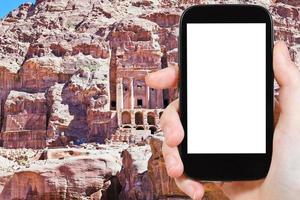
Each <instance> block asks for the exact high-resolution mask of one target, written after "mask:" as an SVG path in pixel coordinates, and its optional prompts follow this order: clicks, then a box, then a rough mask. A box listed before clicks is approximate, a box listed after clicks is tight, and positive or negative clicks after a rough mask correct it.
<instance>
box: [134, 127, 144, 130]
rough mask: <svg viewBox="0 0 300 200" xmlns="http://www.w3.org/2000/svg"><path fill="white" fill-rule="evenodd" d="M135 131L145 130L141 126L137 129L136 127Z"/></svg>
mask: <svg viewBox="0 0 300 200" xmlns="http://www.w3.org/2000/svg"><path fill="white" fill-rule="evenodd" d="M136 130H145V129H144V127H142V126H138V127H136Z"/></svg>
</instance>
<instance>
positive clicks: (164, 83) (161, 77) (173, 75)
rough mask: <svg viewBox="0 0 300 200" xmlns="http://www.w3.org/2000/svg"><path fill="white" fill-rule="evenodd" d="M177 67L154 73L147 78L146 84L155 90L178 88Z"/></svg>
mask: <svg viewBox="0 0 300 200" xmlns="http://www.w3.org/2000/svg"><path fill="white" fill-rule="evenodd" d="M178 71H179V70H178V67H177V66H170V67H167V68H164V69H161V70H159V71H156V72H152V73H150V74H148V75H147V76H146V77H145V82H146V84H147V85H148V86H149V87H151V88H155V89H167V88H174V87H177V83H178V77H179V72H178Z"/></svg>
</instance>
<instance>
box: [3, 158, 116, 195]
mask: <svg viewBox="0 0 300 200" xmlns="http://www.w3.org/2000/svg"><path fill="white" fill-rule="evenodd" d="M86 169H88V170H86ZM118 170H120V165H119V164H118V163H117V162H116V160H115V159H114V158H113V157H111V156H106V155H103V156H89V157H86V156H81V157H76V158H69V159H66V160H65V161H64V162H59V161H55V160H54V161H51V160H49V161H48V163H47V165H41V164H40V163H37V164H35V165H33V166H32V167H31V168H29V169H26V170H21V171H19V172H16V173H15V174H14V175H13V176H12V177H11V178H10V179H9V181H8V182H7V183H6V184H5V185H4V189H3V191H2V193H1V195H0V199H82V198H83V197H84V198H90V199H101V197H102V196H103V194H105V192H106V190H107V189H108V188H109V186H110V185H111V182H110V178H111V177H112V176H113V175H115V174H116V172H117V171H118ZM111 195H112V194H105V196H106V197H107V198H105V199H109V197H110V196H111ZM102 199H104V198H102Z"/></svg>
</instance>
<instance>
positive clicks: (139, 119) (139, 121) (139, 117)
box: [134, 112, 143, 125]
mask: <svg viewBox="0 0 300 200" xmlns="http://www.w3.org/2000/svg"><path fill="white" fill-rule="evenodd" d="M134 118H135V124H136V125H143V113H141V112H136V113H135V115H134Z"/></svg>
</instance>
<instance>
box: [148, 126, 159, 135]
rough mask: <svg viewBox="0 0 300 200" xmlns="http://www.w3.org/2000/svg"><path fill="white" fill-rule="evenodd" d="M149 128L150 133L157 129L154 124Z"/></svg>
mask: <svg viewBox="0 0 300 200" xmlns="http://www.w3.org/2000/svg"><path fill="white" fill-rule="evenodd" d="M149 130H150V131H151V134H154V133H155V132H156V131H157V128H156V127H155V126H151V127H150V128H149Z"/></svg>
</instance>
